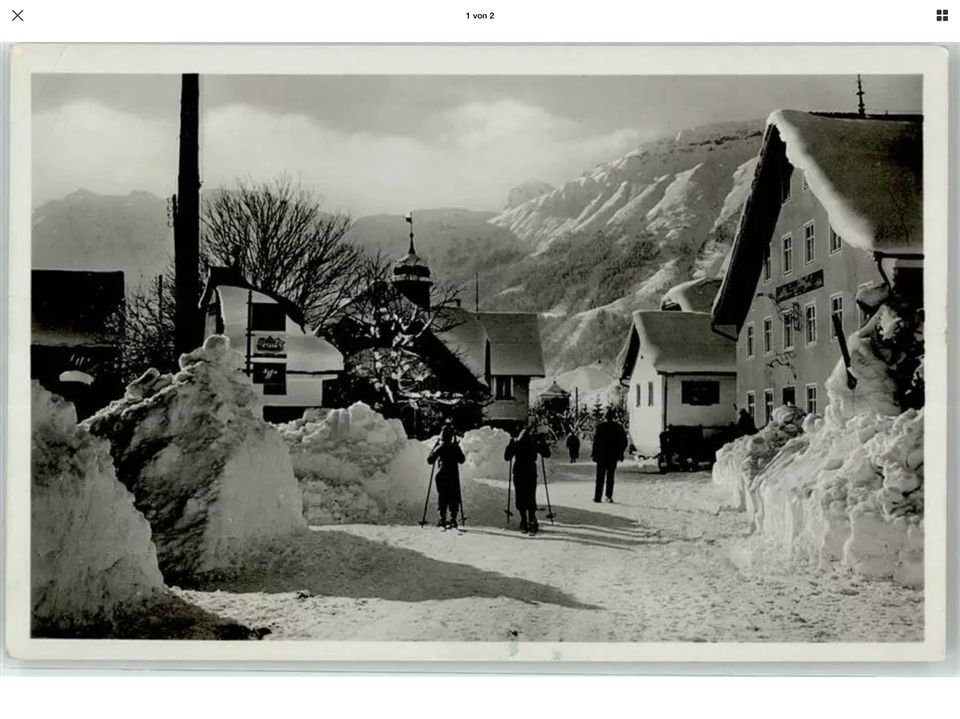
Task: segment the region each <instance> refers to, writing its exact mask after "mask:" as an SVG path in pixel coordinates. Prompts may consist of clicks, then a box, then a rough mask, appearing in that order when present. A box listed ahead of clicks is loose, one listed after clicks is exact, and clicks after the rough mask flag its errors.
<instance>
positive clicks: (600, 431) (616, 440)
mask: <svg viewBox="0 0 960 719" xmlns="http://www.w3.org/2000/svg"><path fill="white" fill-rule="evenodd" d="M628 445H629V441H628V440H627V433H626V432H625V431H624V429H623V427H621V426H620V423H619V422H614V421H613V420H607V421H605V422H601V423H600V424H598V425H597V431H596V433H594V435H593V451H592V452H591V454H590V458H591V459H592V460H593V461H594V462H596V463H597V464H616V463H617V462H621V461H623V453H624V452H626V451H627V446H628Z"/></svg>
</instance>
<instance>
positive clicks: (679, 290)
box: [660, 277, 721, 312]
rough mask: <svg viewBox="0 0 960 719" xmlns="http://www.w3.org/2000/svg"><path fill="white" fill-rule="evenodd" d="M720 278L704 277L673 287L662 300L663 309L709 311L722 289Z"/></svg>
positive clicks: (661, 307)
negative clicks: (718, 291)
mask: <svg viewBox="0 0 960 719" xmlns="http://www.w3.org/2000/svg"><path fill="white" fill-rule="evenodd" d="M720 282H721V280H720V279H719V278H714V277H702V278H700V279H699V280H690V281H689V282H683V283H681V284H679V285H677V286H676V287H672V288H670V289H669V290H667V292H666V293H665V294H664V295H663V297H662V298H661V300H660V309H661V310H672V311H677V310H679V311H681V312H709V311H710V308H711V307H713V300H714V299H715V298H716V296H717V290H719V289H720Z"/></svg>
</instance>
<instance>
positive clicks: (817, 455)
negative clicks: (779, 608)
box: [714, 304, 923, 586]
mask: <svg viewBox="0 0 960 719" xmlns="http://www.w3.org/2000/svg"><path fill="white" fill-rule="evenodd" d="M917 336H922V328H921V327H920V326H918V325H916V324H915V323H914V322H912V321H911V319H910V317H909V316H908V315H907V314H902V313H900V312H898V311H897V310H896V309H895V308H894V307H893V306H891V305H890V304H884V305H882V306H881V307H880V308H878V310H877V312H876V313H875V314H874V316H873V318H872V319H871V320H870V322H868V323H867V325H866V326H865V327H864V328H863V329H861V330H859V331H858V332H856V333H854V335H852V336H851V337H850V339H849V348H850V356H851V367H850V374H851V375H852V376H853V377H854V378H855V380H856V382H855V386H854V387H850V384H851V383H850V382H849V381H848V377H847V369H846V368H845V367H844V365H843V363H842V362H840V363H838V364H837V366H836V368H835V369H834V371H833V373H832V374H831V375H830V377H829V378H828V380H827V382H826V390H827V397H828V400H829V404H828V406H827V408H826V411H825V413H824V417H823V418H821V417H818V416H810V417H807V418H805V419H804V422H803V430H804V431H803V433H802V434H801V435H799V436H796V437H794V438H792V439H790V440H789V441H787V442H786V443H785V444H783V445H782V446H781V447H780V448H779V451H777V452H775V453H774V454H773V456H766V455H764V453H762V452H758V453H757V456H756V457H753V456H751V457H750V460H749V461H748V459H747V458H745V457H743V458H742V461H741V463H740V464H737V463H736V461H735V460H734V459H733V458H734V457H736V456H742V454H743V453H742V449H738V447H737V446H729V445H728V447H725V448H724V449H723V450H721V452H720V453H719V454H720V455H721V456H722V458H723V461H720V460H718V462H717V467H715V469H714V480H715V481H718V482H719V483H720V484H723V485H724V486H729V487H736V486H737V485H739V486H740V487H741V488H743V490H742V500H743V501H742V503H741V506H745V507H746V509H747V510H748V511H749V512H750V513H751V514H752V516H753V519H754V524H755V527H756V529H757V531H758V534H759V537H760V538H761V539H762V540H764V541H765V542H766V544H767V547H766V548H765V549H764V551H763V552H758V555H757V556H758V557H759V556H760V555H761V554H762V555H763V556H764V557H766V556H772V557H774V558H775V559H776V560H778V561H779V560H782V559H787V560H791V561H798V560H799V561H805V562H810V563H813V564H815V565H817V566H819V567H821V568H824V569H828V568H832V567H836V566H840V567H845V568H848V569H851V570H853V571H855V572H857V573H859V574H862V575H864V576H868V577H876V578H889V579H893V580H894V581H896V582H899V583H901V584H904V585H907V586H921V585H922V584H923V409H922V408H921V409H909V410H907V411H905V412H902V413H901V412H900V409H899V406H898V404H897V403H896V402H895V401H894V397H896V396H898V395H900V396H903V395H904V392H903V390H904V388H903V387H902V386H898V381H897V376H896V373H895V372H894V369H895V368H896V367H898V366H900V365H902V363H903V357H901V356H900V355H898V352H897V348H898V347H903V346H910V345H911V344H912V343H915V341H916V337H917ZM914 359H915V358H914ZM921 366H922V365H921ZM903 377H907V378H908V380H909V381H915V376H914V378H912V379H911V378H910V376H909V373H907V374H905V375H901V378H900V379H901V380H902V379H903ZM750 439H753V438H750ZM749 441H750V440H749V439H748V440H746V443H747V444H749ZM738 444H739V447H740V448H742V447H743V446H744V440H738V442H737V443H734V445H738ZM751 462H753V463H751ZM755 470H759V471H756V473H755V476H753V477H752V478H751V477H750V474H751V472H754V471H755ZM770 548H772V549H773V550H774V551H773V552H769V553H768V552H767V551H766V550H767V549H770Z"/></svg>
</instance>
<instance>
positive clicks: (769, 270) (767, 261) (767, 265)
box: [763, 243, 773, 282]
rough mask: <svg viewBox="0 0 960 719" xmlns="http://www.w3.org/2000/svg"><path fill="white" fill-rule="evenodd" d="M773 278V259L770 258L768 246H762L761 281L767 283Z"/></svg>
mask: <svg viewBox="0 0 960 719" xmlns="http://www.w3.org/2000/svg"><path fill="white" fill-rule="evenodd" d="M771 277H773V259H772V258H771V256H770V244H769V243H767V244H765V245H764V246H763V281H764V282H769V281H770V278H771Z"/></svg>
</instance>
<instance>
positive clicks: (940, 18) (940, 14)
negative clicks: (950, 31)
mask: <svg viewBox="0 0 960 719" xmlns="http://www.w3.org/2000/svg"><path fill="white" fill-rule="evenodd" d="M949 19H950V11H949V10H937V22H947V21H948V20H949Z"/></svg>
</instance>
